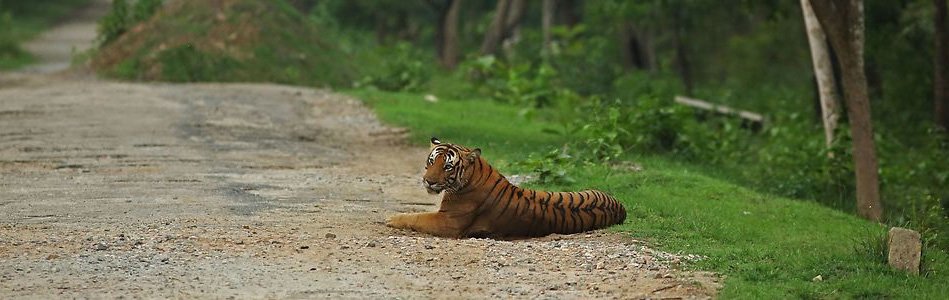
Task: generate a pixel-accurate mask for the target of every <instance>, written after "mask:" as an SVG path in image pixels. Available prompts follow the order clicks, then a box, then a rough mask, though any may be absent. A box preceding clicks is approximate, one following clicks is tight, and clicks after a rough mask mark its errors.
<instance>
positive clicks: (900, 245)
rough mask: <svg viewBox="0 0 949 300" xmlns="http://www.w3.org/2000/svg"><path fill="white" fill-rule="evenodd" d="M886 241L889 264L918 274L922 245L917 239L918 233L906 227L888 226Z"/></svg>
mask: <svg viewBox="0 0 949 300" xmlns="http://www.w3.org/2000/svg"><path fill="white" fill-rule="evenodd" d="M888 241H889V242H888V244H889V245H888V247H889V253H890V254H889V256H888V257H887V261H888V262H889V263H890V266H891V267H893V268H896V269H899V270H903V271H906V272H909V273H910V274H913V275H919V257H920V250H922V247H923V245H922V242H920V240H919V233H918V232H916V231H913V230H910V229H906V228H901V227H893V228H890V233H889V239H888Z"/></svg>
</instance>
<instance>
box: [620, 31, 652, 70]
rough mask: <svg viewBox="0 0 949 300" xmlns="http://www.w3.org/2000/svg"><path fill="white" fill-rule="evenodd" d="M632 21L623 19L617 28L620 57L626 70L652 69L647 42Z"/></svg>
mask: <svg viewBox="0 0 949 300" xmlns="http://www.w3.org/2000/svg"><path fill="white" fill-rule="evenodd" d="M647 41H648V39H646V38H645V34H642V33H641V32H640V31H639V30H637V28H636V26H635V25H634V24H633V22H630V21H625V22H623V23H622V24H620V28H619V45H620V57H621V58H622V61H623V67H624V68H626V69H627V70H634V69H635V70H652V64H651V62H652V58H651V57H650V54H651V52H650V51H649V50H648V48H649V43H648V42H647Z"/></svg>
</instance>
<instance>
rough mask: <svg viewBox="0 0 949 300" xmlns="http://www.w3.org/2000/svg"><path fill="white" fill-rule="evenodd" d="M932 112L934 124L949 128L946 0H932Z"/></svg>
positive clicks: (948, 58)
mask: <svg viewBox="0 0 949 300" xmlns="http://www.w3.org/2000/svg"><path fill="white" fill-rule="evenodd" d="M933 4H934V5H935V6H936V7H935V8H936V11H935V14H933V29H934V30H933V41H934V42H935V45H934V48H935V49H934V51H933V114H934V117H935V118H934V121H935V122H936V126H939V127H942V128H943V129H949V107H946V106H949V84H947V82H946V81H947V80H949V68H947V65H946V64H947V63H949V51H947V49H946V47H949V35H947V34H946V0H933Z"/></svg>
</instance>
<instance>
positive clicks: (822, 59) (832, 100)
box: [801, 0, 840, 148]
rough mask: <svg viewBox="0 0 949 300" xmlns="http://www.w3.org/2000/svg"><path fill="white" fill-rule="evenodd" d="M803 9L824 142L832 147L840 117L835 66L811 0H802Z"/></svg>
mask: <svg viewBox="0 0 949 300" xmlns="http://www.w3.org/2000/svg"><path fill="white" fill-rule="evenodd" d="M801 11H802V12H803V13H804V26H805V28H806V29H807V41H808V43H809V44H810V48H811V62H812V63H813V66H814V77H815V78H816V79H817V90H818V98H819V99H820V108H821V121H823V123H824V142H826V144H827V147H828V148H830V146H831V144H833V142H834V131H835V130H837V119H838V118H840V113H839V108H838V106H839V105H838V104H837V103H838V101H839V100H838V99H837V83H836V82H835V80H834V66H833V65H832V64H831V62H830V53H829V52H828V51H827V37H826V36H825V35H824V30H823V29H822V28H821V27H820V22H819V21H817V17H816V16H814V9H813V8H812V7H811V3H810V0H801Z"/></svg>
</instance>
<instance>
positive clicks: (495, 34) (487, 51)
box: [480, 0, 511, 55]
mask: <svg viewBox="0 0 949 300" xmlns="http://www.w3.org/2000/svg"><path fill="white" fill-rule="evenodd" d="M510 4H511V1H510V0H498V4H497V6H496V7H495V9H494V18H492V19H491V25H488V29H487V31H486V32H485V33H484V41H482V42H481V51H480V52H481V55H492V54H495V53H497V51H498V46H500V45H501V40H502V39H504V29H505V23H506V21H507V14H508V10H509V9H510V7H511V5H510Z"/></svg>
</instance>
